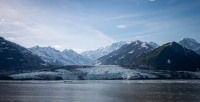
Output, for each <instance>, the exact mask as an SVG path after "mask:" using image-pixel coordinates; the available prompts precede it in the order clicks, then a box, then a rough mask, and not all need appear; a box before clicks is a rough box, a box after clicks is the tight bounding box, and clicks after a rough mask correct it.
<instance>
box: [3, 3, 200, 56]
mask: <svg viewBox="0 0 200 102" xmlns="http://www.w3.org/2000/svg"><path fill="white" fill-rule="evenodd" d="M0 36H2V37H4V38H6V39H7V40H10V41H13V42H15V43H18V44H20V45H22V46H24V47H27V48H30V47H33V46H36V45H39V46H41V47H46V46H52V47H54V48H56V49H58V50H61V51H62V50H64V49H73V50H75V51H77V52H78V53H80V52H83V51H86V50H95V49H98V48H100V47H104V46H107V45H110V44H112V43H114V42H118V41H134V40H141V41H147V42H150V41H153V42H156V43H158V44H159V45H162V44H164V43H167V42H170V41H177V42H178V41H179V40H181V39H183V38H185V37H189V38H194V39H196V40H197V41H199V42H200V0H0Z"/></svg>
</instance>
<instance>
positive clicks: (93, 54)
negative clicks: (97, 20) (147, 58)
mask: <svg viewBox="0 0 200 102" xmlns="http://www.w3.org/2000/svg"><path fill="white" fill-rule="evenodd" d="M129 43H131V42H127V41H120V42H117V43H113V44H112V45H109V46H106V47H102V48H99V49H97V50H95V51H91V50H90V51H85V52H82V53H81V55H82V56H84V57H86V58H89V59H91V60H92V61H95V60H97V59H98V58H100V57H102V56H105V55H107V54H109V53H111V52H113V51H115V50H118V49H119V48H120V47H122V46H123V45H125V44H129ZM148 44H149V45H150V46H152V47H153V48H157V47H158V46H159V45H158V44H156V43H154V42H149V43H148Z"/></svg>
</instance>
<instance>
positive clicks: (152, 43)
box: [148, 42, 159, 49]
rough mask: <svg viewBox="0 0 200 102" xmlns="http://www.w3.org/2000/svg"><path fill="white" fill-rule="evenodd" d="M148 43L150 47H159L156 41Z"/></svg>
mask: <svg viewBox="0 0 200 102" xmlns="http://www.w3.org/2000/svg"><path fill="white" fill-rule="evenodd" d="M148 44H149V45H150V46H151V47H153V48H154V49H155V48H158V47H159V45H158V44H157V43H155V42H148Z"/></svg>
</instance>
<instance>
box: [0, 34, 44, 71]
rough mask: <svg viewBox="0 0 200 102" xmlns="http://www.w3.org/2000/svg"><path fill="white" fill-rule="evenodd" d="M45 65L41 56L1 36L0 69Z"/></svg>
mask: <svg viewBox="0 0 200 102" xmlns="http://www.w3.org/2000/svg"><path fill="white" fill-rule="evenodd" d="M41 65H45V63H44V61H42V59H41V58H40V57H39V56H36V55H34V54H32V53H31V52H30V51H28V50H27V49H26V48H24V47H22V46H20V45H18V44H15V43H13V42H10V41H8V40H6V39H4V38H3V37H0V70H21V69H29V68H30V69H33V68H34V69H35V68H39V67H40V66H41Z"/></svg>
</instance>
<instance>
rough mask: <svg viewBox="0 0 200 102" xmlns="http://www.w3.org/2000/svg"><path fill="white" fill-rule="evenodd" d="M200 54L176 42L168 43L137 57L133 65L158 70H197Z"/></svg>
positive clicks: (199, 66) (199, 65)
mask: <svg viewBox="0 0 200 102" xmlns="http://www.w3.org/2000/svg"><path fill="white" fill-rule="evenodd" d="M199 62H200V55H198V54H197V53H195V52H194V51H192V50H190V49H187V48H185V47H183V46H181V45H180V44H178V43H176V42H170V43H166V44H164V45H162V46H160V47H158V48H156V49H154V50H152V51H149V52H147V53H144V54H142V55H141V56H139V57H138V58H136V59H135V60H134V61H133V62H131V65H132V66H134V65H136V66H135V67H137V68H138V67H139V66H138V65H141V66H142V67H144V68H148V69H154V70H155V69H156V70H173V71H197V70H199V68H200V63H199Z"/></svg>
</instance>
